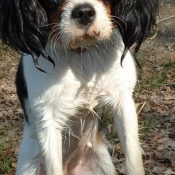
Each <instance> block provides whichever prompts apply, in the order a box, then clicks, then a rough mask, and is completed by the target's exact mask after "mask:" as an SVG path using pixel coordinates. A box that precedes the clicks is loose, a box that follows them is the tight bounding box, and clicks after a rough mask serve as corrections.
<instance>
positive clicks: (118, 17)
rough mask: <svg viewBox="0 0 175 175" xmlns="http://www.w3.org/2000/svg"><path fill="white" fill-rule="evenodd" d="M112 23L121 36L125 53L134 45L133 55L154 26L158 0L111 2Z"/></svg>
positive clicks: (120, 0) (118, 0)
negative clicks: (114, 22)
mask: <svg viewBox="0 0 175 175" xmlns="http://www.w3.org/2000/svg"><path fill="white" fill-rule="evenodd" d="M112 2H113V4H112V6H113V9H112V12H113V16H114V21H116V24H117V25H118V28H119V30H120V33H121V35H122V38H123V41H124V44H125V52H124V54H123V57H122V59H123V58H124V55H125V54H126V52H127V51H128V49H129V48H130V47H131V46H132V45H133V44H134V43H136V48H135V53H137V52H138V50H139V48H140V45H141V43H142V42H143V40H145V39H146V38H147V37H148V35H149V33H150V30H151V28H153V27H154V26H155V25H156V16H157V14H158V0H117V1H114V0H113V1H112Z"/></svg>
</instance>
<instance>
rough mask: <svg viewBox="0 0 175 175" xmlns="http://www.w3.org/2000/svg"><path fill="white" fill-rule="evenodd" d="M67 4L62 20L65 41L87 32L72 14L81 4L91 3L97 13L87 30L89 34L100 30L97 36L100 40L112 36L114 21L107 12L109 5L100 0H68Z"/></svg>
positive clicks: (61, 26)
mask: <svg viewBox="0 0 175 175" xmlns="http://www.w3.org/2000/svg"><path fill="white" fill-rule="evenodd" d="M65 4H66V5H65V7H64V9H63V12H62V15H61V22H60V31H61V39H62V41H63V42H69V41H70V40H74V39H75V38H77V37H79V36H82V35H84V34H85V31H84V29H82V28H78V26H77V22H76V21H75V20H74V19H73V18H72V16H71V14H72V10H73V9H74V8H75V7H76V6H77V5H81V4H82V5H83V4H89V5H91V6H92V7H93V8H94V10H95V13H96V14H95V19H94V21H93V23H92V25H91V26H90V27H89V28H88V30H87V31H86V32H87V34H88V35H90V36H95V33H94V32H96V33H99V32H100V35H99V36H98V37H97V38H98V40H99V41H100V40H105V39H109V38H110V36H111V34H112V22H111V19H110V17H109V14H108V13H107V7H106V6H105V5H104V4H103V3H102V2H100V1H98V0H68V1H67V2H66V3H65Z"/></svg>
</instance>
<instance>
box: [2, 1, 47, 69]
mask: <svg viewBox="0 0 175 175" xmlns="http://www.w3.org/2000/svg"><path fill="white" fill-rule="evenodd" d="M46 24H47V15H46V12H45V10H44V9H43V8H42V6H41V5H40V4H39V3H38V2H37V1H34V0H1V1H0V39H1V40H2V42H3V43H5V44H7V45H9V46H10V47H12V48H13V49H15V50H17V51H22V52H25V53H28V54H31V55H32V56H33V58H34V63H35V65H36V67H37V68H39V66H38V63H37V58H38V56H39V55H40V54H42V55H43V56H44V57H46V58H48V55H47V54H46V53H45V51H44V47H45V40H46V36H47V27H43V26H46ZM39 69H40V68H39Z"/></svg>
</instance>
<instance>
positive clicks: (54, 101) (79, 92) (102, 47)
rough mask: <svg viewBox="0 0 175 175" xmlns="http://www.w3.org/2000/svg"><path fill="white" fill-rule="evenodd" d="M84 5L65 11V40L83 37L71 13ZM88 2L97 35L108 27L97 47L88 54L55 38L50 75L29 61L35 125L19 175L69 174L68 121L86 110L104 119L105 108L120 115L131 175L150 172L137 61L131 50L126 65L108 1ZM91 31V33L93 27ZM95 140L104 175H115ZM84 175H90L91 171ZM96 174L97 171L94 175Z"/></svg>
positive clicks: (28, 128) (29, 103) (44, 64)
mask: <svg viewBox="0 0 175 175" xmlns="http://www.w3.org/2000/svg"><path fill="white" fill-rule="evenodd" d="M83 2H85V0H78V1H76V0H71V1H69V3H68V5H67V6H66V7H65V11H64V12H63V14H62V21H61V23H60V26H61V40H62V41H63V42H64V41H65V42H66V43H67V42H69V38H71V39H72V38H73V39H75V38H76V37H78V36H81V35H82V33H81V32H82V30H81V29H80V30H79V31H78V33H76V34H75V32H74V31H76V30H77V29H78V28H77V27H76V25H75V24H74V22H73V21H71V20H69V16H68V15H69V14H70V11H71V9H72V8H73V7H75V6H76V4H78V3H83ZM88 3H90V4H92V5H93V7H94V8H95V10H96V11H97V17H96V20H95V22H94V25H92V28H93V29H92V31H98V30H100V31H101V28H103V30H102V32H101V34H100V37H99V38H98V42H97V43H96V45H91V46H90V47H89V50H88V51H86V52H84V53H76V52H73V51H70V50H69V49H67V48H65V45H64V44H61V43H56V44H55V40H52V39H51V40H50V42H48V45H47V47H46V51H47V53H48V54H49V55H50V56H51V57H52V58H53V59H54V61H55V64H56V65H55V68H53V65H52V64H51V63H50V62H48V61H47V60H46V59H44V58H43V57H42V56H40V57H39V66H40V67H41V68H42V69H43V70H45V71H46V72H47V73H43V72H41V71H39V70H38V69H36V67H35V66H34V64H33V61H32V58H31V56H30V55H25V56H24V57H23V67H24V76H25V79H26V84H27V90H28V99H27V100H26V108H27V113H28V117H29V124H26V123H25V129H24V136H23V141H22V144H21V148H20V154H19V160H18V169H17V175H29V174H30V175H39V174H42V175H43V174H46V175H63V165H62V154H63V153H64V152H66V151H67V150H64V149H63V153H62V145H64V144H62V131H63V129H64V128H65V127H66V125H67V122H68V121H73V120H74V117H77V115H78V117H79V116H80V114H79V111H82V110H83V111H89V113H93V115H94V116H96V118H98V114H96V112H95V111H94V110H95V108H101V107H103V106H104V105H108V106H110V107H112V109H113V111H114V119H115V124H116V126H117V129H118V133H119V137H120V140H121V144H122V149H123V151H124V154H125V156H126V173H127V175H143V174H144V170H143V164H142V160H141V152H140V148H139V141H138V125H137V116H136V112H135V107H134V102H133V100H132V92H133V89H134V86H135V83H136V72H135V66H134V62H133V59H132V56H131V54H130V52H128V53H127V55H126V57H125V59H124V61H123V64H122V66H121V64H120V61H121V55H122V53H123V50H124V46H123V41H122V39H121V36H120V34H119V32H118V31H117V30H115V31H113V34H112V27H111V23H110V20H109V17H108V15H107V12H106V10H105V8H104V6H103V5H102V3H100V2H99V1H94V0H88ZM105 20H106V21H105ZM98 27H99V28H100V29H98ZM88 32H89V34H91V29H89V30H88ZM103 32H104V33H103ZM93 35H94V34H93ZM101 40H102V41H101ZM110 40H111V41H110ZM111 42H112V43H113V44H111ZM113 45H114V46H113ZM86 115H87V113H84V114H81V117H82V118H83V117H84V118H85V117H86ZM77 129H81V127H80V128H77ZM90 129H92V128H90ZM95 132H96V131H95V129H94V133H95ZM88 139H89V138H88ZM90 139H91V137H90ZM93 139H94V138H93ZM93 139H92V140H88V141H90V143H92V148H89V149H93V150H94V151H95V153H96V155H97V158H98V160H99V167H100V168H101V169H105V174H104V175H114V174H115V169H114V166H113V164H112V162H111V160H110V156H109V153H108V151H107V148H106V146H104V145H103V144H94V143H96V142H93ZM91 141H92V142H91ZM87 143H88V142H87ZM66 148H67V147H66ZM63 155H64V154H63ZM80 163H81V161H80ZM82 170H83V171H84V169H81V171H82ZM75 172H76V171H75ZM83 174H85V175H89V174H88V172H87V173H86V172H83ZM96 174H98V173H97V172H94V174H93V175H96ZM64 175H68V174H65V173H64ZM73 175H75V174H73ZM76 175H81V174H76Z"/></svg>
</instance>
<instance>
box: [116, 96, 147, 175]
mask: <svg viewBox="0 0 175 175" xmlns="http://www.w3.org/2000/svg"><path fill="white" fill-rule="evenodd" d="M114 111H115V112H114V122H115V125H116V128H117V132H118V135H119V138H120V142H121V145H122V149H123V152H124V154H125V157H126V174H127V175H143V174H144V169H143V163H142V155H141V149H140V144H139V139H138V121H137V114H136V110H135V105H134V101H133V99H132V95H131V94H130V93H129V94H120V98H119V102H118V103H117V105H116V107H115V110H114Z"/></svg>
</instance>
